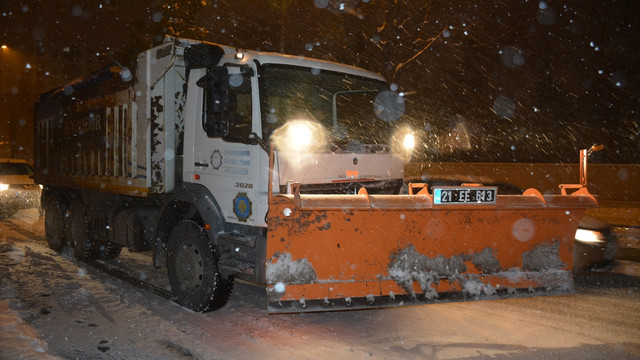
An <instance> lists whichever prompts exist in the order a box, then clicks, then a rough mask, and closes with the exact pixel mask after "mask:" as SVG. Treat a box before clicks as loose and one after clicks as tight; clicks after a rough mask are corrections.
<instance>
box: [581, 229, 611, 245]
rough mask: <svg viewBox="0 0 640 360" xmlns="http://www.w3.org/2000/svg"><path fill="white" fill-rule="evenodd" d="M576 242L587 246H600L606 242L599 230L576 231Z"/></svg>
mask: <svg viewBox="0 0 640 360" xmlns="http://www.w3.org/2000/svg"><path fill="white" fill-rule="evenodd" d="M575 238H576V241H580V242H583V243H587V244H599V243H602V242H604V239H605V237H604V235H603V234H602V232H600V231H598V230H589V229H578V230H576V237H575Z"/></svg>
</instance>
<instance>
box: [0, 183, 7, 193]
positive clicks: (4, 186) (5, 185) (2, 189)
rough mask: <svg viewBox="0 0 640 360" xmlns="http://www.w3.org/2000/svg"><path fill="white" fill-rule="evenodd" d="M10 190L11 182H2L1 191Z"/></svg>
mask: <svg viewBox="0 0 640 360" xmlns="http://www.w3.org/2000/svg"><path fill="white" fill-rule="evenodd" d="M5 190H9V184H0V191H5Z"/></svg>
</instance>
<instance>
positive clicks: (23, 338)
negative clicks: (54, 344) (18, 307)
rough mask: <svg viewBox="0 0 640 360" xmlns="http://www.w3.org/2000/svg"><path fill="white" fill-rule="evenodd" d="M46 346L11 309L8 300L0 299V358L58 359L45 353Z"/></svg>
mask: <svg viewBox="0 0 640 360" xmlns="http://www.w3.org/2000/svg"><path fill="white" fill-rule="evenodd" d="M47 348H48V344H47V343H46V342H45V341H44V340H42V338H40V336H38V333H37V332H36V330H35V329H34V328H32V327H31V326H30V325H29V324H27V323H26V322H24V320H22V319H21V318H20V316H19V314H18V313H17V312H15V311H14V310H11V308H10V307H9V300H0V358H2V359H60V358H58V357H55V356H51V355H49V354H47Z"/></svg>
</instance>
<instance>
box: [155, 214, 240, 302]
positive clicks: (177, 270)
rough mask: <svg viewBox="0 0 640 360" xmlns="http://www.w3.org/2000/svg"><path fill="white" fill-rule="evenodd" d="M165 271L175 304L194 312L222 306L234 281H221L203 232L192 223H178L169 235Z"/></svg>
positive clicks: (214, 259) (189, 221)
mask: <svg viewBox="0 0 640 360" xmlns="http://www.w3.org/2000/svg"><path fill="white" fill-rule="evenodd" d="M167 272H168V274H169V281H170V283H171V288H172V290H173V294H174V296H175V298H176V299H175V301H176V302H177V303H178V304H180V305H182V306H184V307H186V308H189V309H191V310H193V311H198V312H205V311H210V310H217V309H219V308H221V307H223V306H224V305H225V304H226V303H227V301H228V300H229V297H230V296H231V292H232V290H233V280H227V279H224V278H223V277H222V275H221V274H220V271H219V270H218V264H217V261H216V258H215V255H214V250H213V247H212V246H211V244H210V243H209V239H208V237H207V234H206V233H205V232H204V229H202V227H201V226H200V225H199V224H197V223H196V222H194V221H191V220H184V221H182V222H180V223H179V224H178V225H177V226H176V227H175V228H174V229H173V231H172V232H171V235H170V236H169V243H168V245H167Z"/></svg>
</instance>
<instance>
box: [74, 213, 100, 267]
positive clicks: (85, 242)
mask: <svg viewBox="0 0 640 360" xmlns="http://www.w3.org/2000/svg"><path fill="white" fill-rule="evenodd" d="M68 230H69V231H68V237H69V241H70V242H71V247H73V250H74V256H75V257H76V259H78V260H80V261H84V262H91V261H93V260H95V259H96V258H97V257H98V247H97V246H96V244H95V242H94V241H93V239H91V237H90V234H89V229H88V226H87V216H86V213H85V210H84V206H82V204H81V203H80V202H79V201H74V202H72V203H71V205H70V206H69V226H68Z"/></svg>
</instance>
